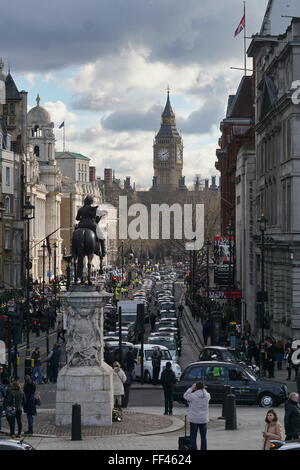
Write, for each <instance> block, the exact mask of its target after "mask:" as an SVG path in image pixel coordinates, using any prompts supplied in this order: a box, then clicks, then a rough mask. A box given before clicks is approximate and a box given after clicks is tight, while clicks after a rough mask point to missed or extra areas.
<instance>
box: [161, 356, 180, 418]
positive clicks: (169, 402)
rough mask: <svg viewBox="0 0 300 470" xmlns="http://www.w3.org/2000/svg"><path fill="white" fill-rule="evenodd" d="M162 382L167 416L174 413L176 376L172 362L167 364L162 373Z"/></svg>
mask: <svg viewBox="0 0 300 470" xmlns="http://www.w3.org/2000/svg"><path fill="white" fill-rule="evenodd" d="M160 382H161V384H162V386H163V389H164V394H165V412H164V414H165V415H168V414H169V415H171V414H172V413H173V392H174V385H175V384H176V376H175V373H174V371H173V370H172V364H171V362H167V363H166V368H165V369H164V370H163V371H162V374H161V377H160Z"/></svg>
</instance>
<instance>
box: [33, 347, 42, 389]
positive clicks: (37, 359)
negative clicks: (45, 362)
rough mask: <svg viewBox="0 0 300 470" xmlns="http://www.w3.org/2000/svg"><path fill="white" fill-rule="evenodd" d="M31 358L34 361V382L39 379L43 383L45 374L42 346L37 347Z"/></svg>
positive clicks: (39, 382)
mask: <svg viewBox="0 0 300 470" xmlns="http://www.w3.org/2000/svg"><path fill="white" fill-rule="evenodd" d="M31 359H33V361H34V363H33V364H34V365H33V369H32V380H33V382H35V381H36V379H37V380H38V384H39V385H41V384H42V383H43V374H42V368H41V364H42V362H41V352H40V348H38V347H37V348H35V350H34V351H33V352H32V354H31Z"/></svg>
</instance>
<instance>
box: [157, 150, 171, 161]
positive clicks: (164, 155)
mask: <svg viewBox="0 0 300 470" xmlns="http://www.w3.org/2000/svg"><path fill="white" fill-rule="evenodd" d="M158 158H159V159H160V160H161V161H162V162H165V161H167V160H168V158H169V150H167V149H160V150H159V152H158Z"/></svg>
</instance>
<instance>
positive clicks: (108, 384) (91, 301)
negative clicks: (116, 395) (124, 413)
mask: <svg viewBox="0 0 300 470" xmlns="http://www.w3.org/2000/svg"><path fill="white" fill-rule="evenodd" d="M110 297H111V295H110V294H108V293H107V292H105V291H102V292H97V291H96V289H95V287H93V286H85V285H83V286H81V285H76V286H72V287H71V289H70V290H69V292H67V293H65V294H63V295H62V296H61V302H62V308H63V310H64V312H65V314H67V337H66V353H67V365H66V366H65V367H63V368H62V369H61V371H60V372H59V375H58V380H57V392H56V425H58V426H64V425H68V424H71V422H72V405H73V404H75V403H78V404H80V405H81V423H82V425H83V426H107V425H111V424H112V408H113V379H112V368H111V367H110V366H108V365H107V364H106V363H105V362H104V360H103V315H102V307H103V306H104V305H105V304H106V303H107V301H108V299H109V298H110Z"/></svg>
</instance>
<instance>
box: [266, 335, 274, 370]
mask: <svg viewBox="0 0 300 470" xmlns="http://www.w3.org/2000/svg"><path fill="white" fill-rule="evenodd" d="M275 354H276V348H275V345H274V344H273V342H272V341H271V339H267V348H266V365H267V371H268V373H269V378H270V379H273V378H274V367H275Z"/></svg>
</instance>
